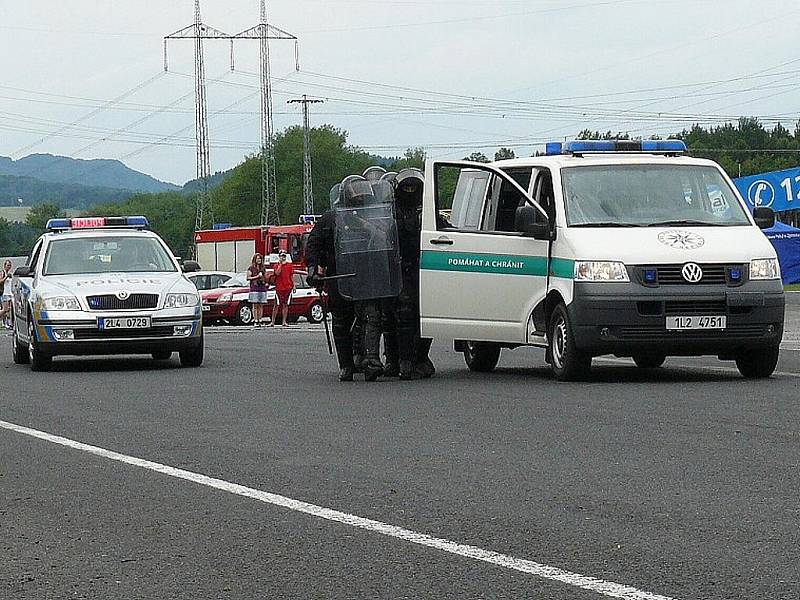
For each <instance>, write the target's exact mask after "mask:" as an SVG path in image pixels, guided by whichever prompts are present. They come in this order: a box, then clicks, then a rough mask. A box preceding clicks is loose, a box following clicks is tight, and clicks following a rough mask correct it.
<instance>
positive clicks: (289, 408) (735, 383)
mask: <svg viewBox="0 0 800 600" xmlns="http://www.w3.org/2000/svg"><path fill="white" fill-rule="evenodd" d="M789 323H790V328H791V331H790V332H789V334H788V335H787V339H786V342H785V344H784V346H785V350H784V352H783V354H782V358H781V363H780V366H779V374H778V375H776V376H775V377H774V378H773V379H771V380H769V381H764V382H758V383H754V382H748V381H745V380H743V379H741V378H740V377H739V376H738V374H737V373H736V371H735V368H734V367H733V365H732V364H730V363H720V362H717V361H714V360H706V359H701V360H693V359H671V360H669V361H668V362H667V365H666V367H665V368H663V369H659V370H656V371H650V372H645V371H641V370H638V369H636V368H635V367H634V366H633V365H632V362H630V361H624V360H613V359H612V360H609V359H603V360H600V361H597V363H596V369H595V371H594V378H593V380H592V381H591V382H588V383H581V384H559V383H556V382H554V381H552V380H551V379H550V377H549V376H548V372H547V369H546V368H545V366H544V364H543V362H542V356H541V352H540V351H535V350H516V351H513V352H505V353H504V355H503V357H502V358H501V364H500V368H498V370H497V372H495V373H493V374H490V375H480V374H473V373H470V372H468V371H467V370H466V368H465V366H464V364H463V360H462V358H461V356H460V355H458V354H455V353H454V352H453V351H452V350H450V349H448V348H446V347H444V346H435V347H434V359H435V361H436V363H437V366H438V368H439V373H438V374H437V377H436V378H434V379H432V380H429V381H421V382H398V381H385V382H378V383H374V384H367V383H364V382H363V381H362V382H355V383H352V384H340V383H338V381H337V380H336V368H335V365H334V362H333V359H332V358H331V357H329V356H328V355H327V351H326V349H325V342H324V335H323V333H322V330H321V329H320V328H318V327H310V326H307V325H300V326H297V327H294V328H290V329H289V330H282V329H280V328H277V329H275V330H252V329H235V328H214V329H209V330H207V334H208V335H207V360H206V363H205V365H204V366H203V367H202V368H200V369H188V370H187V369H181V368H180V366H179V363H178V361H177V358H173V359H172V361H170V362H169V363H166V364H159V363H155V362H153V361H150V360H144V359H137V358H125V359H117V358H109V359H75V360H71V359H63V358H62V359H58V360H57V361H56V362H55V368H54V371H53V372H52V373H41V374H36V373H31V372H30V371H28V370H27V368H25V367H18V366H15V365H13V364H11V359H10V353H9V352H8V351H7V350H6V355H5V356H6V357H5V359H4V360H3V362H0V378H1V379H0V422H3V423H5V426H2V427H0V598H31V599H37V600H38V599H43V598H44V599H49V598H53V599H56V598H58V599H61V598H115V599H116V598H159V599H161V598H187V599H188V598H192V599H194V598H237V599H238V598H359V599H360V598H366V599H371V598H392V599H395V598H398V599H399V598H415V599H416V598H435V599H444V598H458V599H462V598H532V599H533V598H535V599H549V598H554V599H578V600H581V599H601V598H606V597H615V596H614V595H613V594H614V593H616V594H617V596H619V597H626V598H631V599H637V600H639V599H641V600H644V599H645V598H648V597H651V598H652V597H653V596H647V593H648V592H649V593H652V594H657V595H660V596H663V597H666V598H674V599H690V598H696V599H720V600H722V599H725V600H727V599H734V598H742V599H751V598H764V599H767V598H768V599H787V600H788V599H792V600H795V599H797V598H798V597H800V529H798V523H799V522H800V502H798V492H799V491H800V469H798V462H799V461H800V432H799V431H798V423H800V403H798V383H800V307H792V309H791V312H790V318H789ZM0 342H2V343H3V345H4V346H5V347H6V348H7V347H8V345H7V342H8V340H7V339H3V340H0ZM12 424H13V425H15V426H24V427H28V428H32V429H33V430H36V432H45V433H47V434H52V435H55V436H63V437H64V438H67V439H68V440H71V441H70V442H64V441H61V440H57V439H54V438H48V439H41V438H39V437H33V435H39V434H37V433H35V432H19V431H12V430H10V429H9V428H8V427H9V426H11V425H12ZM73 442H81V443H84V444H90V445H93V446H96V447H99V448H102V449H105V450H109V451H114V452H117V453H120V454H122V455H124V457H122V460H127V461H128V462H127V463H126V462H120V460H121V459H120V457H118V456H117V455H109V454H108V453H104V452H103V451H101V450H93V449H90V448H86V447H83V446H78V445H77V444H73ZM65 443H66V444H68V445H69V444H71V446H65V445H63V444H65ZM129 457H132V458H130V460H128V459H129ZM134 458H136V459H146V460H148V461H154V463H158V464H157V465H155V466H153V465H151V464H148V463H141V464H140V463H136V464H130V462H135V461H134ZM162 467H163V468H162ZM168 467H174V468H180V469H184V470H186V471H188V472H190V473H189V474H188V475H186V477H189V479H192V478H194V479H193V480H187V479H186V478H181V476H182V474H181V473H180V472H177V471H174V470H171V469H169V468H168ZM154 468H155V469H156V470H160V472H156V471H154V470H153V469H154ZM193 474H200V475H206V476H210V477H213V478H217V479H218V480H221V481H220V482H208V481H207V480H203V479H201V478H199V477H196V476H195V475H193ZM232 484H238V485H239V486H246V488H247V489H245V488H241V487H236V486H234V485H232ZM262 492H269V493H273V494H280V495H282V496H285V497H286V498H287V499H290V500H287V502H285V503H284V505H283V506H278V505H276V503H277V504H281V503H282V502H284V501H283V500H282V499H280V498H278V499H276V498H275V497H273V496H267V495H264V494H260V493H262ZM259 494H260V495H259ZM248 495H249V497H247V496H248ZM294 500H299V501H304V502H307V503H311V504H313V505H314V507H312V508H311V509H308V510H306V509H307V507H305V505H301V504H297V503H293V502H292V501H294ZM317 508H319V509H320V510H317ZM323 509H335V510H337V511H341V512H342V513H346V515H345V516H344V517H343V518H339V517H338V516H337V514H334V513H330V514H329V513H327V512H325V511H324V510H323ZM309 511H310V512H312V513H314V514H309ZM315 511H316V512H315ZM331 515H333V516H331ZM333 517H336V518H333ZM357 517H360V518H367V519H371V520H374V521H375V522H377V525H374V526H373V525H369V524H367V525H369V526H367V525H365V524H364V522H362V521H359V520H358V519H357ZM343 520H344V521H345V522H341V521H343ZM390 525H391V526H398V527H402V528H405V530H410V531H411V532H413V535H408V536H406V538H405V539H399V538H398V536H397V535H395V534H397V533H398V532H397V530H394V529H391V528H390V527H389V526H390ZM364 527H366V529H365V528H364ZM370 528H371V530H370ZM417 534H427V535H429V536H434V537H435V538H437V539H438V540H439V541H434V542H432V543H431V544H428V542H427V541H426V540H429V539H430V538H422V537H419V536H417ZM404 535H406V534H403V535H400V536H399V537H401V538H402V537H403V536H404ZM415 536H417V537H415ZM421 540H422V541H423V542H424V544H421V543H420V541H421ZM446 542H458V543H461V544H469V545H471V546H474V547H475V550H474V551H473V550H466V551H464V552H460V553H459V552H456V553H453V547H452V546H447V543H446ZM425 544H427V545H425ZM458 549H459V548H456V550H458ZM488 551H493V552H496V553H501V554H502V555H503V557H501V558H497V555H495V554H490V553H489V552H488ZM463 554H467V556H464V555H463ZM487 557H488V559H491V560H488V559H487ZM509 557H514V558H516V559H525V560H527V561H533V562H535V563H536V564H537V565H538V567H541V568H540V569H539V570H538V571H537V570H536V569H535V568H530V563H522V562H520V561H517V562H514V561H513V560H510V559H509V560H506V559H507V558H509ZM487 560H488V562H487ZM498 563H500V564H498ZM547 567H555V568H558V569H562V570H564V571H566V572H567V575H564V576H562V575H561V572H559V571H555V570H552V569H551V570H548V569H547ZM531 570H533V571H534V572H533V573H531V572H530V571H531ZM579 576H585V577H587V578H588V577H591V578H596V579H599V580H602V581H601V582H600V583H598V584H591V581H589V580H588V579H585V578H584V579H580V577H579ZM587 581H588V582H589V583H588V584H587V585H588V587H592V585H594V587H593V588H592V589H595V590H598V589H601V588H602V589H603V590H605V591H604V592H602V591H587V590H586V589H585V587H587V586H586V585H584V587H581V585H583V584H584V583H586V582H587ZM612 583H613V584H618V585H617V587H614V586H613V585H612ZM604 586H605V587H604ZM622 586H629V587H627V588H623V587H622ZM624 594H628V595H627V596H626V595H624ZM620 595H621V596H620Z"/></svg>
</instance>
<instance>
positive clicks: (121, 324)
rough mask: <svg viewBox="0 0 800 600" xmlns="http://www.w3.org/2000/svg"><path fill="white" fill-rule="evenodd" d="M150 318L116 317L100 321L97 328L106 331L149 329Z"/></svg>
mask: <svg viewBox="0 0 800 600" xmlns="http://www.w3.org/2000/svg"><path fill="white" fill-rule="evenodd" d="M150 325H151V324H150V317H114V318H103V319H98V323H97V326H98V328H99V329H101V330H106V329H149V328H150Z"/></svg>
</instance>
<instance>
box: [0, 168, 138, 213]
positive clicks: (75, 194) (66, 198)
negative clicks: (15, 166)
mask: <svg viewBox="0 0 800 600" xmlns="http://www.w3.org/2000/svg"><path fill="white" fill-rule="evenodd" d="M133 194H134V192H132V191H130V190H121V189H114V188H107V187H92V186H86V185H78V184H76V183H53V182H47V181H41V180H39V179H34V178H32V177H16V176H12V175H0V206H19V205H20V204H19V202H18V199H19V198H22V200H23V201H24V202H23V205H24V206H33V205H36V204H42V203H45V202H50V203H52V204H57V205H58V206H60V207H61V208H79V209H82V210H85V209H87V208H89V207H90V206H93V205H96V204H109V203H112V202H121V201H123V200H125V199H127V198H129V197H130V196H132V195H133Z"/></svg>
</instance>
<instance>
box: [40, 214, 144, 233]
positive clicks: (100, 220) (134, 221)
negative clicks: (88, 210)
mask: <svg viewBox="0 0 800 600" xmlns="http://www.w3.org/2000/svg"><path fill="white" fill-rule="evenodd" d="M107 227H108V228H110V227H117V228H129V229H144V228H146V227H150V223H149V221H148V220H147V217H141V216H138V217H74V218H72V219H50V220H49V221H47V229H49V230H50V231H64V230H66V229H103V228H107Z"/></svg>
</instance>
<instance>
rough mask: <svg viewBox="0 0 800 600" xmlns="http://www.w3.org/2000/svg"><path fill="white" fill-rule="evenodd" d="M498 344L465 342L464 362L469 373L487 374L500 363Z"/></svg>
mask: <svg viewBox="0 0 800 600" xmlns="http://www.w3.org/2000/svg"><path fill="white" fill-rule="evenodd" d="M501 350H502V348H500V345H499V344H493V343H492V342H467V343H466V345H465V346H464V362H466V363H467V367H469V370H470V371H475V372H478V373H489V372H491V371H494V368H495V367H496V366H497V363H498V362H499V361H500V351H501Z"/></svg>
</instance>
